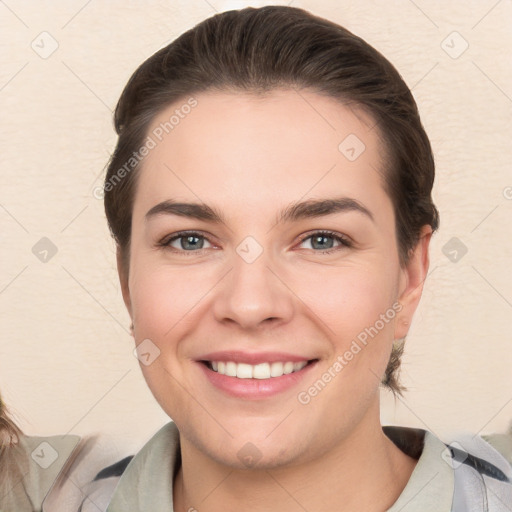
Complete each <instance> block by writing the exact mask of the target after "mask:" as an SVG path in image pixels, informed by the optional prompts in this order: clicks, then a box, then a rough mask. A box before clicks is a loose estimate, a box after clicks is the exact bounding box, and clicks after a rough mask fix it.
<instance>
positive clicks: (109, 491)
mask: <svg viewBox="0 0 512 512" xmlns="http://www.w3.org/2000/svg"><path fill="white" fill-rule="evenodd" d="M180 462H181V460H180V455H179V432H178V429H177V427H176V425H175V424H174V423H173V422H170V423H168V424H166V425H165V426H164V427H162V428H161V429H160V430H159V431H158V432H157V433H156V434H155V435H154V436H153V437H152V438H151V439H150V440H149V441H148V442H147V443H146V444H145V445H144V446H143V448H142V449H141V450H140V451H139V452H138V453H137V454H136V455H135V456H129V457H125V458H124V459H121V460H119V461H118V462H116V463H114V464H111V465H109V466H107V467H105V468H103V469H102V470H101V471H99V472H98V473H97V474H96V476H95V477H94V479H93V480H92V481H91V482H90V483H89V485H87V488H86V497H85V499H84V501H83V503H82V508H81V509H80V512H100V511H101V512H105V511H108V512H124V511H126V510H130V511H131V512H135V511H146V510H151V511H152V512H159V511H160V510H165V511H166V512H168V511H169V510H172V486H169V482H172V481H173V478H174V475H175V471H176V470H177V468H178V467H179V465H180Z"/></svg>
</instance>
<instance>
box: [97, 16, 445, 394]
mask: <svg viewBox="0 0 512 512" xmlns="http://www.w3.org/2000/svg"><path fill="white" fill-rule="evenodd" d="M276 88H296V89H309V90H312V91H315V92H317V93H320V94H324V95H327V96H329V97H332V98H335V99H338V100H339V101H340V102H343V103H344V104H353V105H354V106H356V107H359V108H363V109H364V110H365V111H367V112H368V113H369V114H370V115H371V116H372V118H373V119H374V120H375V122H376V125H377V128H378V130H379V133H380V135H381V137H382V138H383V140H384V142H385V147H386V148H387V152H388V155H387V158H386V162H385V164H386V169H383V170H382V172H383V177H384V186H385V189H386V191H387V193H388V195H389V197H390V199H391V200H392V203H393V206H394V212H395V217H396V233H397V240H398V247H399V254H400V262H401V264H405V263H406V262H407V260H408V257H409V254H410V251H411V250H412V249H413V248H414V246H415V245H416V242H417V241H418V239H419V233H420V230H421V227H422V226H424V225H426V224H428V225H430V226H431V227H432V230H433V231H435V230H436V229H437V227H438V223H439V220H438V212H437V209H436V207H435V205H434V204H433V202H432V197H431V191H432V186H433V181H434V159H433V155H432V149H431V146H430V142H429V140H428V137H427V135H426V133H425V131H424V129H423V126H422V124H421V121H420V118H419V114H418V109H417V106H416V103H415V101H414V98H413V96H412V94H411V92H410V91H409V88H408V87H407V85H406V84H405V83H404V81H403V80H402V78H401V77H400V74H399V73H398V71H397V70H396V69H395V68H394V67H393V65H392V64H391V63H390V62H389V61H388V60H387V59H385V58H384V57H383V56H382V55H381V54H380V53H379V52H378V51H377V50H375V49H374V48H373V47H371V46H370V45H369V44H367V43H366V42H365V41H364V40H362V39H361V38H359V37H357V36H355V35H354V34H352V33H351V32H349V31H348V30H346V29H345V28H343V27H341V26H339V25H337V24H335V23H333V22H330V21H328V20H325V19H322V18H319V17H317V16H314V15H312V14H311V13H309V12H307V11H305V10H303V9H298V8H293V7H280V6H267V7H262V8H258V9H256V8H251V7H248V8H245V9H242V10H238V11H227V12H223V13H220V14H217V15H215V16H212V17H211V18H208V19H206V20H204V21H203V22H201V23H200V24H198V25H197V26H195V27H194V28H192V29H190V30H188V31H187V32H185V33H184V34H182V35H181V36H180V37H178V38H177V39H176V40H175V41H173V42H172V43H171V44H169V45H168V46H166V47H165V48H162V49H161V50H159V51H158V52H157V53H155V54H154V55H153V56H151V57H150V58H149V59H147V60H146V61H145V62H143V63H142V64H141V65H140V66H139V68H138V69H137V70H136V71H135V72H134V73H133V75H132V76H131V78H130V80H129V81H128V83H127V85H126V87H125V88H124V90H123V93H122V94H121V97H120V99H119V102H118V104H117V107H116V111H115V128H116V131H117V134H118V135H119V138H118V142H117V146H116V148H115V151H114V153H113V155H112V158H111V159H110V162H109V164H108V169H107V175H106V178H105V186H104V202H105V212H106V215H107V219H108V222H109V226H110V230H111V233H112V235H113V237H114V239H115V241H116V244H117V246H118V250H119V251H120V254H121V256H122V260H123V262H124V267H125V271H126V272H128V262H129V250H130V234H131V217H132V207H133V199H134V194H135V189H136V184H137V175H138V172H137V171H138V170H139V169H140V167H141V166H140V160H138V159H134V158H133V155H134V154H135V152H137V151H138V150H139V148H141V147H142V145H143V144H144V140H145V138H146V137H147V136H148V133H147V132H148V127H149V123H150V122H151V121H152V120H153V118H154V117H155V115H156V114H157V113H159V112H160V111H162V110H163V109H164V108H166V107H168V106H169V105H170V104H172V103H175V102H177V101H179V100H182V101H186V98H187V97H190V96H191V95H193V94H197V93H199V92H201V91H206V90H220V91H242V92H250V93H255V94H258V93H259V94H261V93H265V92H268V91H272V90H273V89H276ZM128 162H129V165H128V166H127V163H128ZM399 362H400V353H399V352H398V351H397V350H393V353H392V356H391V360H390V364H389V365H388V368H387V370H386V375H385V378H384V380H383V383H384V385H386V386H388V387H389V388H391V389H392V390H393V391H394V392H398V393H399V392H400V389H401V387H400V385H399V384H398V380H397V373H398V370H399V366H400V364H399Z"/></svg>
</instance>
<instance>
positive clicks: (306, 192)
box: [136, 89, 384, 209]
mask: <svg viewBox="0 0 512 512" xmlns="http://www.w3.org/2000/svg"><path fill="white" fill-rule="evenodd" d="M190 105H193V106H192V107H191V106H190ZM147 135H148V137H150V138H151V139H152V141H153V144H152V146H154V147H153V148H152V149H151V150H150V152H149V154H148V155H147V156H146V157H145V158H144V160H143V162H142V171H141V175H140V176H139V186H138V192H137V195H136V205H137V203H141V202H143V203H145V206H149V207H150V206H151V204H150V203H155V202H158V201H163V200H166V199H169V197H173V198H174V197H180V198H182V199H194V200H195V201H197V200H201V201H203V202H208V203H214V204H215V205H216V206H219V207H220V208H222V207H223V205H224V206H225V207H226V208H229V207H230V206H232V207H233V208H241V207H243V208H245V209H247V208H249V209H250V208H252V207H254V208H265V209H268V208H271V207H272V206H274V205H275V206H276V207H278V203H282V202H283V201H285V200H287V202H289V201H297V200H299V199H300V198H304V197H305V198H307V197H309V196H311V197H313V196H315V197H316V196H332V195H333V193H335V192H336V195H340V194H343V193H346V194H349V195H357V196H358V197H357V199H359V200H362V201H363V202H364V201H365V200H366V201H369V202H370V203H371V202H374V201H375V196H376V195H380V196H382V194H383V188H382V175H381V169H382V167H383V154H384V148H383V144H382V142H381V140H380V138H379V133H378V130H377V129H376V128H375V122H374V121H373V119H372V118H371V117H370V116H369V115H368V114H367V113H365V112H364V111H363V110H362V109H360V108H355V107H354V106H350V105H346V104H342V103H341V102H339V101H337V100H336V99H334V98H330V97H327V96H323V95H320V94H318V93H315V92H312V91H306V90H300V91H299V90H292V89H290V90H275V91H272V92H270V93H266V94H264V95H256V94H252V93H240V92H205V93H201V94H198V95H195V96H194V98H193V101H191V100H190V98H184V99H183V100H182V101H178V102H176V103H174V104H172V105H170V106H168V107H167V108H165V109H164V110H162V111H161V112H160V113H159V114H158V115H157V116H156V117H155V118H154V120H153V122H152V123H151V125H150V127H149V130H148V133H147Z"/></svg>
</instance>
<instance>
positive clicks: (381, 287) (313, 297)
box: [121, 90, 429, 467]
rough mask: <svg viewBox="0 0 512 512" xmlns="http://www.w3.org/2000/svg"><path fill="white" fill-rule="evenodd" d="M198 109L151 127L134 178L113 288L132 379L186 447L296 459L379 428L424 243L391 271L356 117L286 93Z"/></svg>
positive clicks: (376, 189)
mask: <svg viewBox="0 0 512 512" xmlns="http://www.w3.org/2000/svg"><path fill="white" fill-rule="evenodd" d="M195 99H196V100H197V105H196V106H195V107H194V108H191V109H189V108H186V109H181V104H174V105H172V106H170V107H169V108H167V109H166V110H165V111H163V112H162V113H161V114H160V115H158V116H157V117H156V118H155V119H154V121H153V124H152V126H151V128H150V131H149V135H150V136H151V137H152V139H154V142H155V143H156V145H155V147H154V148H152V149H150V151H149V154H148V155H147V156H146V157H145V159H144V161H143V164H142V169H141V174H140V176H139V181H138V185H137V192H136V196H135V200H134V208H133V224H132V239H131V255H130V268H129V276H128V279H127V280H124V278H123V277H122V278H121V281H122V284H123V293H124V297H125V301H126V304H127V307H128V309H129V311H130V314H131V316H132V319H133V322H134V326H135V328H134V337H135V340H136V343H137V344H141V343H142V345H140V349H141V350H140V352H141V357H140V359H141V368H142V371H143V373H144V377H145V378H146V380H147V383H148V385H149V387H150V388H151V390H152V392H153V394H154V396H155V397H156V399H157V400H158V402H159V403H160V405H161V406H162V408H163V409H164V410H165V411H166V412H167V414H168V415H169V416H170V417H171V418H172V419H173V420H174V421H175V422H176V424H177V426H178V428H179V429H180V432H181V434H182V437H183V442H188V443H189V444H190V446H194V449H196V450H199V451H200V452H201V453H203V454H207V455H209V456H210V457H211V458H212V459H214V460H215V461H217V462H220V463H224V464H228V465H231V466H239V467H243V466H244V465H258V466H261V467H276V466H279V465H281V466H283V465H287V464H297V463H299V462H301V461H305V460H308V459H311V458H313V457H316V456H318V455H319V454H321V453H325V452H327V451H328V450H333V449H334V448H335V447H336V446H340V445H341V443H342V442H343V441H344V440H346V439H348V438H349V437H350V436H355V435H359V434H358V433H361V432H366V433H367V432H368V429H369V428H377V427H378V425H379V408H378V389H379V384H380V380H381V377H382V375H383V374H384V371H385V368H386V365H387V362H388V359H389V355H390V352H391V347H392V342H393V340H394V339H395V338H400V337H403V336H404V335H405V334H406V331H407V325H408V323H409V322H410V320H411V316H412V313H413V311H414V308H415V307H416V304H417V301H418V300H419V295H420V293H421V281H422V278H423V277H424V271H425V269H426V267H427V266H428V258H427V256H426V251H427V248H428V238H429V237H424V238H425V239H426V243H423V244H419V246H421V247H420V249H418V254H419V256H418V257H413V258H411V263H410V264H409V266H408V267H404V268H402V267H400V265H399V256H398V247H397V239H396V235H395V217H394V213H393V206H392V203H391V200H390V198H389V197H388V195H387V194H386V192H385V190H384V188H383V180H382V175H381V171H382V169H383V165H384V164H383V158H384V157H383V154H384V151H383V147H382V145H381V142H380V140H379V135H378V130H377V129H376V127H375V126H374V122H373V121H372V119H371V118H370V117H368V116H367V115H365V114H364V113H363V112H362V111H359V110H354V109H351V108H348V107H346V106H344V105H342V104H340V103H339V102H337V101H335V100H334V99H331V98H327V97H324V96H320V95H318V94H316V93H314V92H306V91H301V92H300V93H299V92H296V91H293V90H279V91H274V92H272V93H271V94H270V95H267V96H264V97H263V96H260V97H257V96H255V95H250V94H245V93H239V94H236V93H220V92H217V93H213V92H207V93H202V94H199V95H197V96H196V97H195ZM185 103H186V101H184V102H183V104H185ZM177 109H178V110H179V112H180V113H181V115H180V116H179V122H176V119H174V120H173V123H172V127H171V128H170V126H171V124H169V123H168V121H169V119H170V118H171V116H172V115H175V114H176V110H177ZM183 112H189V113H188V114H183ZM166 122H167V125H165V123H166ZM163 126H166V127H167V129H166V130H165V129H163V128H162V127H163ZM166 131H167V132H168V133H166ZM155 134H156V135H155ZM159 139H161V140H159ZM151 145H153V144H151ZM317 202H318V204H317ZM185 205H188V206H185ZM319 232H320V233H319ZM322 232H327V233H323V234H322ZM121 275H122V272H121ZM292 369H293V372H292V373H288V372H290V371H291V370H292ZM235 374H236V375H237V376H235ZM244 377H249V378H244Z"/></svg>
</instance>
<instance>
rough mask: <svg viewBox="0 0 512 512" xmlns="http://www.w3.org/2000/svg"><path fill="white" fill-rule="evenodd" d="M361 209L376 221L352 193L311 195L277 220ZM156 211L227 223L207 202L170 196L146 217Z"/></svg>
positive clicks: (287, 220) (292, 219) (289, 208)
mask: <svg viewBox="0 0 512 512" xmlns="http://www.w3.org/2000/svg"><path fill="white" fill-rule="evenodd" d="M349 211H355V212H359V213H361V214H363V215H365V216H366V217H368V218H369V219H370V220H371V221H373V222H374V221H375V219H374V217H373V214H372V213H371V212H370V210H368V208H366V207H365V206H364V205H363V204H361V203H360V202H359V201H357V200H356V199H353V198H350V197H337V198H326V199H308V200H306V201H302V202H297V203H291V204H290V205H288V206H287V207H286V208H284V209H283V210H281V211H280V212H279V213H278V215H277V222H276V223H277V224H280V223H285V222H296V221H298V220H301V219H311V218H317V217H324V216H326V215H331V214H333V213H339V212H349ZM157 215H177V216H179V217H187V218H190V219H197V220H204V221H208V222H213V223H217V224H225V223H226V222H225V219H224V216H223V215H222V213H221V212H220V211H219V210H217V209H216V208H213V207H211V206H208V205H207V204H204V203H183V202H177V201H174V200H171V199H169V200H167V201H163V202H161V203H158V204H157V205H155V206H153V207H152V208H151V209H150V210H149V211H148V212H147V213H146V220H148V219H150V218H151V217H154V216H157Z"/></svg>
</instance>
